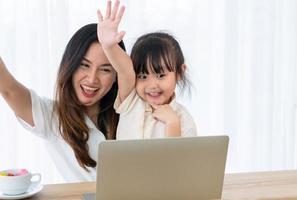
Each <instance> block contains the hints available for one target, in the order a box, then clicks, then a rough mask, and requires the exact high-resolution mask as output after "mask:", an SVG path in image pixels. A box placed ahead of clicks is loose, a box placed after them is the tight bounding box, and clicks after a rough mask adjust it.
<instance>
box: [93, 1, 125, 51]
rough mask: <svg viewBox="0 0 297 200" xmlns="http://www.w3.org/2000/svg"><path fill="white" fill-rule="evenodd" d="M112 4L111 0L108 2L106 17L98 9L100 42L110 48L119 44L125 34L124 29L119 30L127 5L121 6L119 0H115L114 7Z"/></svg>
mask: <svg viewBox="0 0 297 200" xmlns="http://www.w3.org/2000/svg"><path fill="white" fill-rule="evenodd" d="M111 4H112V3H111V1H108V2H107V8H106V13H105V17H103V15H102V13H101V11H100V10H98V11H97V16H98V27H97V34H98V39H99V42H100V43H101V45H102V46H103V47H104V48H109V47H111V46H113V45H115V44H118V43H119V42H120V41H121V40H122V39H123V37H124V35H125V32H124V31H120V32H118V26H119V24H120V22H121V19H122V17H123V14H124V12H125V7H124V6H121V7H120V1H119V0H116V1H115V3H114V5H113V7H112V6H111ZM119 7H120V8H119Z"/></svg>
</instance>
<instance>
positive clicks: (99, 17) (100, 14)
mask: <svg viewBox="0 0 297 200" xmlns="http://www.w3.org/2000/svg"><path fill="white" fill-rule="evenodd" d="M97 17H98V21H99V23H100V22H102V21H103V16H102V13H101V11H100V10H97Z"/></svg>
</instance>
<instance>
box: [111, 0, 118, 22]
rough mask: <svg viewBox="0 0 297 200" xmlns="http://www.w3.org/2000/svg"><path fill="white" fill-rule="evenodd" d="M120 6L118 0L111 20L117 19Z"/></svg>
mask: <svg viewBox="0 0 297 200" xmlns="http://www.w3.org/2000/svg"><path fill="white" fill-rule="evenodd" d="M119 6H120V1H119V0H116V2H115V3H114V6H113V9H112V11H111V15H110V19H111V20H114V19H115V18H116V16H117V13H118V10H119Z"/></svg>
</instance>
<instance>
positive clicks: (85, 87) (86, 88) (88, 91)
mask: <svg viewBox="0 0 297 200" xmlns="http://www.w3.org/2000/svg"><path fill="white" fill-rule="evenodd" d="M81 87H82V89H83V90H84V91H85V92H87V93H93V92H96V91H97V90H99V88H93V87H89V86H86V85H81Z"/></svg>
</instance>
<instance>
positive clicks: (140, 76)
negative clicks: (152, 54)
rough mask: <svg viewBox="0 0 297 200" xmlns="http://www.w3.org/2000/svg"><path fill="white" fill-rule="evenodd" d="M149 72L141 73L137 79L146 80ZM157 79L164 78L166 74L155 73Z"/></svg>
mask: <svg viewBox="0 0 297 200" xmlns="http://www.w3.org/2000/svg"><path fill="white" fill-rule="evenodd" d="M147 76H148V75H147V74H139V75H137V79H140V80H145V79H147ZM154 76H155V77H156V78H157V79H163V78H164V77H165V76H166V74H155V75H154Z"/></svg>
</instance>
